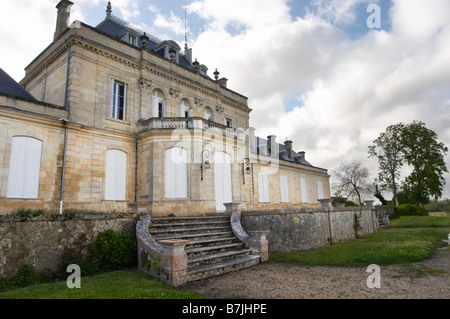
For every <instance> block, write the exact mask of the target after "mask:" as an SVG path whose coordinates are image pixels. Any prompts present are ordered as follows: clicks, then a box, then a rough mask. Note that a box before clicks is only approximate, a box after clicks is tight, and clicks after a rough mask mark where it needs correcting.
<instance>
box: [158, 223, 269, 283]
mask: <svg viewBox="0 0 450 319" xmlns="http://www.w3.org/2000/svg"><path fill="white" fill-rule="evenodd" d="M149 233H150V235H151V236H152V237H153V238H154V240H155V241H156V242H158V243H159V242H160V241H162V240H173V239H176V240H188V241H189V243H188V244H187V245H186V246H185V252H186V255H187V273H188V274H187V276H188V281H194V280H199V279H204V278H208V277H212V276H217V275H220V274H224V273H227V272H231V271H235V270H239V269H242V268H247V267H250V266H253V265H256V264H258V263H260V262H261V258H260V255H255V254H252V251H251V250H250V249H249V248H246V247H245V245H244V243H243V242H241V241H240V240H239V239H238V238H237V237H236V236H235V235H234V233H233V231H232V229H231V224H230V216H219V217H184V218H172V217H167V218H152V219H151V223H150V225H149Z"/></svg>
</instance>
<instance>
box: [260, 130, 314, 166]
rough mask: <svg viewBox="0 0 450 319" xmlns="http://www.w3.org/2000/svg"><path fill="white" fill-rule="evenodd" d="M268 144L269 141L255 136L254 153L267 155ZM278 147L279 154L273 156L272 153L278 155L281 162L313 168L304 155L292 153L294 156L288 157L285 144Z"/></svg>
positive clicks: (278, 144)
mask: <svg viewBox="0 0 450 319" xmlns="http://www.w3.org/2000/svg"><path fill="white" fill-rule="evenodd" d="M267 143H268V140H267V139H264V138H261V137H258V136H255V143H254V144H253V145H255V146H254V147H253V148H252V149H251V151H252V153H254V154H260V155H267ZM277 146H278V154H273V152H272V155H271V156H277V155H278V158H279V159H280V160H284V161H288V162H292V163H297V164H302V165H307V166H313V165H311V164H310V163H309V162H308V161H306V160H305V155H304V154H299V153H297V152H295V151H292V156H288V154H287V152H286V147H285V145H284V144H280V143H277Z"/></svg>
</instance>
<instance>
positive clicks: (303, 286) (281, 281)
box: [182, 248, 450, 299]
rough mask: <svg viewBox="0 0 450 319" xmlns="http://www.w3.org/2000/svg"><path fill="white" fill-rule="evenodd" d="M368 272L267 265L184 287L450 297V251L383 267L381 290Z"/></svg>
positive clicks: (316, 295) (221, 292)
mask: <svg viewBox="0 0 450 319" xmlns="http://www.w3.org/2000/svg"><path fill="white" fill-rule="evenodd" d="M366 270H367V268H366V267H333V266H297V265H291V264H284V263H274V262H267V263H264V264H260V265H257V266H255V267H252V268H248V269H244V270H240V271H237V272H232V273H228V274H224V275H221V276H218V277H214V278H209V279H204V280H200V281H197V282H192V283H188V284H187V285H185V286H183V288H182V289H183V290H189V291H193V292H196V293H200V294H204V295H205V296H206V297H207V298H208V299H230V298H231V299H233V298H244V299H255V298H257V299H299V298H300V299H303V298H306V299H329V298H333V299H359V298H363V299H395V298H402V299H427V298H432V299H450V250H449V248H446V249H445V250H444V249H441V250H437V251H436V253H435V254H434V255H433V256H432V257H431V258H430V259H428V260H426V261H423V262H417V263H410V264H399V265H387V266H381V287H380V288H368V287H367V283H366V282H367V278H368V276H369V275H371V273H368V272H366Z"/></svg>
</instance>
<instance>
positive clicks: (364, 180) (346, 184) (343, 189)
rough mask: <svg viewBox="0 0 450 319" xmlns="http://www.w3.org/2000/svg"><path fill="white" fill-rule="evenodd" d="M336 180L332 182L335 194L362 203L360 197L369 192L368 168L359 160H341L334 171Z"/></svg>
mask: <svg viewBox="0 0 450 319" xmlns="http://www.w3.org/2000/svg"><path fill="white" fill-rule="evenodd" d="M334 174H335V176H336V179H337V182H335V183H333V191H334V193H335V195H336V196H342V197H351V198H355V199H356V200H357V201H358V203H359V205H362V197H363V195H365V194H368V193H370V189H371V183H370V182H369V170H368V169H367V168H365V167H364V166H363V165H362V164H361V162H360V161H352V162H345V161H344V162H342V163H341V165H340V166H339V168H338V169H337V170H336V171H335V172H334Z"/></svg>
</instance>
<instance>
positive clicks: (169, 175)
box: [165, 147, 188, 198]
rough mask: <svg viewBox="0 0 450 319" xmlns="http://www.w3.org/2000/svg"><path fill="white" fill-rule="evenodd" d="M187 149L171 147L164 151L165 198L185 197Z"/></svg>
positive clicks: (186, 195) (186, 194) (186, 188)
mask: <svg viewBox="0 0 450 319" xmlns="http://www.w3.org/2000/svg"><path fill="white" fill-rule="evenodd" d="M187 162H188V155H187V150H186V149H184V148H181V147H173V148H170V149H168V150H167V151H166V168H165V175H166V180H165V182H166V183H165V184H166V185H165V186H166V187H165V188H166V198H187V197H188V180H187V169H188V166H187Z"/></svg>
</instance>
